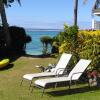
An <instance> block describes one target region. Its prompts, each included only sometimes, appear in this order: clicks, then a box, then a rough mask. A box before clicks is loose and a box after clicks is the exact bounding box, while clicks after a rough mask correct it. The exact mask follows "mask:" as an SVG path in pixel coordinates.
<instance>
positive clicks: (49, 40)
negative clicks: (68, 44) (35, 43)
mask: <svg viewBox="0 0 100 100" xmlns="http://www.w3.org/2000/svg"><path fill="white" fill-rule="evenodd" d="M40 41H41V42H42V44H43V54H48V44H50V45H51V44H52V38H51V37H50V36H42V37H41V38H40Z"/></svg>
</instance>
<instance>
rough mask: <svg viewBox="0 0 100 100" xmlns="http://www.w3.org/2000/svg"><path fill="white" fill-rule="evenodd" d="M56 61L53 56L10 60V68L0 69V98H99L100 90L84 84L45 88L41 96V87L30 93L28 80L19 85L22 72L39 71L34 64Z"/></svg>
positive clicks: (44, 99)
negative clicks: (68, 87) (69, 88)
mask: <svg viewBox="0 0 100 100" xmlns="http://www.w3.org/2000/svg"><path fill="white" fill-rule="evenodd" d="M56 61H57V60H56V59H55V58H42V59H41V58H30V57H27V58H26V57H20V58H18V59H17V60H15V61H14V62H12V64H13V66H12V68H9V69H5V70H2V71H0V100H51V99H52V100H100V90H99V89H97V88H91V89H89V88H88V87H87V85H86V84H84V85H78V86H73V87H72V89H71V90H70V91H69V90H68V89H67V87H63V88H57V89H53V88H51V89H47V90H46V91H45V92H46V93H45V94H44V97H43V98H41V92H42V90H41V89H37V88H34V90H33V93H30V91H29V89H28V88H29V82H28V81H24V82H23V86H20V82H21V79H22V76H23V75H24V74H26V73H34V72H39V69H37V68H35V66H36V65H44V66H45V65H48V64H49V63H53V62H56Z"/></svg>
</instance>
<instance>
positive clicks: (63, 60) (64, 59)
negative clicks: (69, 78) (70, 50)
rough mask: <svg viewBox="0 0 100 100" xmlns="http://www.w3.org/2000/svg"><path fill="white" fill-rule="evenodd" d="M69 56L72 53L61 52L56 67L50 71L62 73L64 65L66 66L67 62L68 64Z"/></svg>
mask: <svg viewBox="0 0 100 100" xmlns="http://www.w3.org/2000/svg"><path fill="white" fill-rule="evenodd" d="M71 56H72V54H66V53H63V54H62V56H61V57H60V59H59V61H58V63H57V65H56V67H55V68H54V70H52V71H53V72H54V73H57V72H58V73H59V74H63V72H64V71H65V68H66V66H67V64H68V62H69V60H70V58H71ZM63 69H64V70H63ZM60 70H63V71H60ZM59 71H60V72H59Z"/></svg>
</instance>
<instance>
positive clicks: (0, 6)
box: [0, 0, 20, 48]
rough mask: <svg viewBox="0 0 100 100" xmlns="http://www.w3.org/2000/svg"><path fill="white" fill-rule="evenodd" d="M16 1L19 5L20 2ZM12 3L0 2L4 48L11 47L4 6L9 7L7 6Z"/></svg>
mask: <svg viewBox="0 0 100 100" xmlns="http://www.w3.org/2000/svg"><path fill="white" fill-rule="evenodd" d="M17 1H18V3H19V4H20V0H17ZM13 2H14V0H0V14H1V21H2V26H3V32H4V35H5V46H6V47H7V48H8V47H10V46H11V38H10V34H9V30H8V23H7V18H6V13H5V6H6V7H9V6H11V3H13ZM4 5H5V6H4Z"/></svg>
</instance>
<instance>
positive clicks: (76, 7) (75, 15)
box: [74, 0, 78, 25]
mask: <svg viewBox="0 0 100 100" xmlns="http://www.w3.org/2000/svg"><path fill="white" fill-rule="evenodd" d="M74 1H75V2H74V4H75V5H74V25H77V12H78V0H74Z"/></svg>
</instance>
